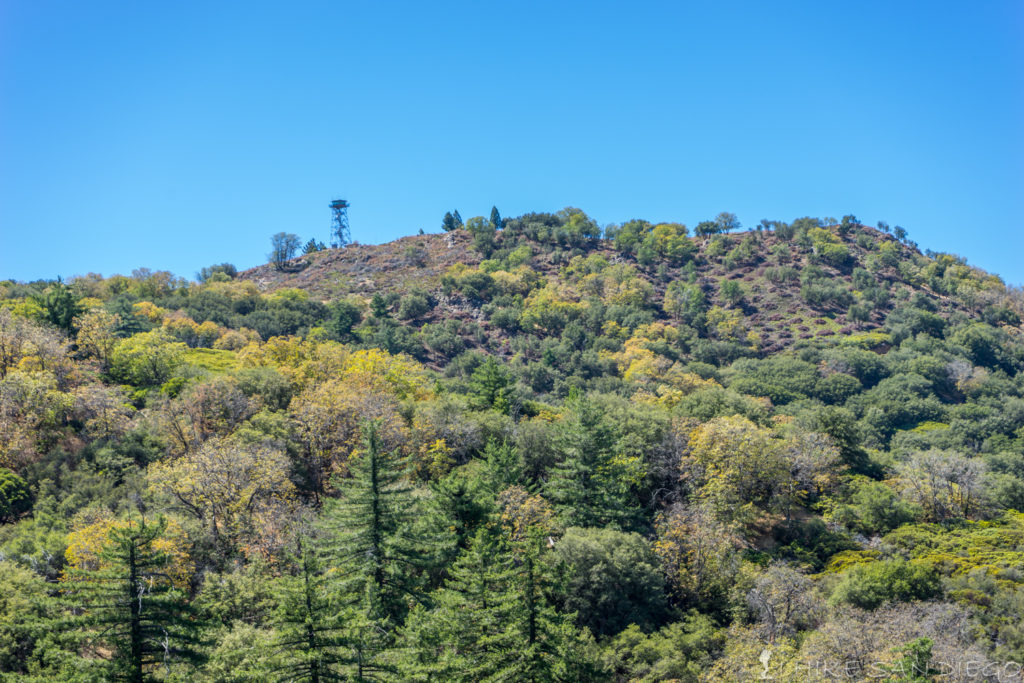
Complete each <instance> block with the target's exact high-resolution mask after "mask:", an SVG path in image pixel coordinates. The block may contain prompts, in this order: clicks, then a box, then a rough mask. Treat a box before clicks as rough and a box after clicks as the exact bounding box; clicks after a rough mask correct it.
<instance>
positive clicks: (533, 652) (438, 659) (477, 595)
mask: <svg viewBox="0 0 1024 683" xmlns="http://www.w3.org/2000/svg"><path fill="white" fill-rule="evenodd" d="M546 547H547V545H546V542H545V541H544V539H542V538H539V537H536V536H533V537H531V538H529V539H528V540H525V541H521V542H511V541H509V540H508V539H502V538H497V537H495V535H494V534H493V532H489V531H486V530H482V531H480V532H478V533H477V535H476V536H475V537H474V540H473V543H472V544H471V545H470V547H469V549H468V550H466V551H465V552H464V553H463V554H462V556H461V557H460V558H459V560H458V561H457V562H456V563H455V565H454V566H453V567H452V570H451V575H450V578H449V580H448V582H447V584H446V585H445V587H444V588H443V589H441V590H439V591H437V592H436V594H435V596H434V603H435V605H436V606H435V608H434V609H433V610H430V611H426V610H417V611H415V612H414V613H413V615H412V616H411V617H410V622H409V627H408V628H407V629H406V631H405V634H404V635H405V645H406V647H407V653H408V656H407V658H406V659H405V660H404V661H403V663H402V667H401V673H402V674H403V678H404V679H406V680H414V681H420V680H423V681H426V680H431V681H433V680H444V681H465V682H467V683H468V682H470V681H536V682H539V681H558V680H598V679H599V675H598V672H597V671H596V669H595V668H594V667H592V666H591V665H590V663H589V662H588V661H587V657H586V650H587V647H586V642H585V641H584V639H583V637H582V636H581V634H580V633H579V632H577V630H576V629H575V627H574V626H573V625H572V615H568V614H561V613H559V612H558V611H557V610H555V608H554V607H553V606H552V605H551V604H550V603H549V602H548V600H547V598H546V593H547V592H548V590H549V589H550V588H551V570H550V567H549V566H548V565H547V563H546V562H544V560H543V558H542V552H544V549H545V548H546Z"/></svg>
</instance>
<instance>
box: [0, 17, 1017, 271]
mask: <svg viewBox="0 0 1024 683" xmlns="http://www.w3.org/2000/svg"><path fill="white" fill-rule="evenodd" d="M335 197H344V198H347V199H349V200H350V201H351V202H352V208H351V211H350V218H351V223H352V230H353V235H354V237H355V239H357V240H359V241H361V242H381V241H387V240H390V239H393V238H395V237H399V236H402V235H407V234H413V233H415V232H416V231H417V230H419V229H420V228H423V229H425V230H426V231H428V232H433V231H437V230H438V229H439V225H440V220H441V216H442V215H443V214H444V212H445V211H446V210H449V209H452V208H458V209H459V211H460V212H461V214H462V216H463V217H464V218H468V217H470V216H473V215H478V214H486V213H488V212H489V211H490V208H491V205H492V204H496V205H497V206H498V208H499V209H500V210H501V212H502V214H503V215H505V216H513V215H518V214H520V213H523V212H526V211H533V210H537V211H544V210H550V211H554V210H558V209H560V208H562V207H564V206H578V207H580V208H582V209H584V210H585V211H587V212H588V213H589V214H590V215H591V216H593V217H594V219H595V220H597V221H598V222H599V223H601V224H602V225H603V224H607V223H611V222H620V221H622V220H626V219H629V218H633V217H641V218H647V219H649V220H678V221H682V222H685V223H687V224H689V225H691V226H692V225H694V224H695V223H697V222H698V221H700V220H702V219H705V218H708V217H711V216H713V215H714V214H716V213H718V212H719V211H723V210H728V211H733V212H734V213H736V214H737V215H738V216H739V217H740V219H741V221H743V223H744V224H747V225H753V224H756V223H757V221H758V220H760V219H761V218H771V219H784V220H791V219H793V218H795V217H798V216H803V215H812V216H841V215H843V214H844V213H854V214H855V215H857V216H858V217H859V218H860V219H861V220H863V221H865V222H868V223H871V224H873V223H875V222H876V221H878V220H886V221H888V222H889V223H890V224H893V225H895V224H900V225H903V226H904V227H906V228H907V229H908V230H909V231H910V236H911V238H912V239H915V240H916V241H917V242H919V243H920V245H921V247H922V248H925V247H928V248H932V249H935V250H939V251H952V252H955V253H959V254H961V255H964V256H966V257H967V258H968V259H969V261H970V262H971V263H974V264H977V265H980V266H982V267H984V268H986V269H988V270H992V271H995V272H997V273H999V274H1001V275H1002V276H1004V278H1006V279H1007V280H1008V281H1009V282H1011V283H1024V259H1022V258H1021V255H1022V251H1024V250H1022V247H1024V3H1022V2H1021V1H1020V0H1004V1H1002V2H998V1H995V2H987V1H984V0H978V1H976V2H946V1H942V0H930V1H927V2H911V1H904V0H899V1H897V2H893V0H885V1H881V2H856V3H854V2H844V3H840V2H820V1H816V2H764V0H757V1H752V2H739V3H730V2H707V3H690V2H682V1H675V2H660V3H655V2H637V3H628V4H627V3H624V2H514V3H513V2H505V3H489V2H488V3H485V2H465V3H446V2H439V3H427V2H408V3H387V2H379V3H373V2H360V3H343V2H322V3H315V2H276V3H271V2H258V1H250V2H137V1H133V2H103V1H102V0H97V1H96V2H78V1H76V2H53V1H50V0H0V278H5V277H13V278H15V279H22V280H30V279H35V278H40V277H47V278H50V277H55V276H57V275H63V276H64V277H68V276H71V275H74V274H82V273H86V272H89V271H93V272H102V273H103V274H105V275H109V274H112V273H115V272H122V273H128V272H129V271H131V269H132V268H135V267H138V266H146V267H150V268H153V269H168V270H172V271H174V272H175V273H178V274H180V275H185V276H187V277H193V276H194V273H195V271H196V270H198V269H199V268H200V267H201V266H204V265H207V264H210V263H215V262H221V261H230V262H233V263H235V264H236V265H238V266H239V267H248V266H252V265H255V264H258V263H261V262H263V261H265V254H266V253H267V251H268V250H269V236H270V235H271V234H273V233H275V232H278V231H282V230H283V231H287V232H295V233H298V234H299V235H300V236H301V237H302V238H303V239H306V238H308V237H311V236H316V237H318V238H321V239H324V240H327V239H328V232H329V218H330V216H329V211H328V209H327V203H328V202H329V200H331V199H332V198H335Z"/></svg>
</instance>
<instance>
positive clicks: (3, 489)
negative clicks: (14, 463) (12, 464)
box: [0, 467, 32, 524]
mask: <svg viewBox="0 0 1024 683" xmlns="http://www.w3.org/2000/svg"><path fill="white" fill-rule="evenodd" d="M31 508H32V492H31V491H30V490H29V488H28V484H26V483H25V480H24V479H22V478H21V477H19V476H18V475H17V474H15V473H14V472H12V471H10V470H9V469H6V468H4V467H0V524H3V523H4V522H12V521H14V520H16V519H17V518H18V517H20V516H21V515H22V514H24V513H26V512H28V511H29V510H30V509H31Z"/></svg>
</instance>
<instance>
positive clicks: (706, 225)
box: [693, 221, 722, 237]
mask: <svg viewBox="0 0 1024 683" xmlns="http://www.w3.org/2000/svg"><path fill="white" fill-rule="evenodd" d="M720 232H722V229H721V226H719V225H718V224H717V223H716V222H715V221H701V222H700V223H698V224H697V227H695V228H694V229H693V234H695V235H697V236H699V237H710V236H711V235H717V234H718V233H720Z"/></svg>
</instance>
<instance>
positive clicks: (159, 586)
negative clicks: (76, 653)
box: [64, 518, 200, 683]
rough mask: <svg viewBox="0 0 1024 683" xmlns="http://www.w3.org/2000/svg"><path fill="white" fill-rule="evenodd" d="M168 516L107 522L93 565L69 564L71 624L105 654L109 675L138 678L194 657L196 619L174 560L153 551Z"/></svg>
mask: <svg viewBox="0 0 1024 683" xmlns="http://www.w3.org/2000/svg"><path fill="white" fill-rule="evenodd" d="M166 527H167V523H166V520H164V519H162V518H161V519H159V520H158V521H156V522H154V523H147V522H146V521H145V519H141V520H138V521H136V520H134V519H130V520H129V521H128V523H127V525H125V526H123V527H119V526H115V527H112V528H111V529H110V531H109V533H108V536H107V543H105V545H104V546H103V547H102V548H101V549H100V550H99V551H98V553H97V562H95V563H94V564H92V566H90V567H75V568H72V569H69V570H68V572H67V574H66V576H65V583H64V598H65V599H66V600H67V601H68V602H69V603H70V605H71V607H72V608H73V609H74V611H75V612H76V616H75V617H74V621H75V624H74V628H75V629H76V630H77V631H78V632H79V633H80V634H81V637H82V638H83V640H84V641H85V643H84V644H85V645H86V646H87V648H88V649H89V650H91V651H93V652H109V658H108V659H107V661H106V663H105V664H104V665H103V669H104V678H105V679H106V680H118V681H130V682H131V683H142V682H143V681H147V680H152V679H153V673H154V670H155V669H157V668H162V669H165V670H166V669H169V668H170V667H171V666H172V664H174V663H175V662H181V661H193V662H194V661H196V660H197V659H198V655H197V648H198V645H199V644H200V641H199V638H198V635H197V634H198V633H199V624H198V623H197V622H196V619H195V618H194V615H193V613H192V612H191V610H190V609H189V606H188V603H187V602H186V600H185V594H184V592H183V591H182V590H180V589H179V588H178V587H176V586H175V585H174V582H173V581H172V578H171V577H172V568H171V563H172V559H171V558H170V557H169V556H168V554H166V553H164V552H163V551H161V550H159V549H158V545H159V544H158V541H159V539H161V537H162V534H163V532H164V530H165V529H166Z"/></svg>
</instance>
